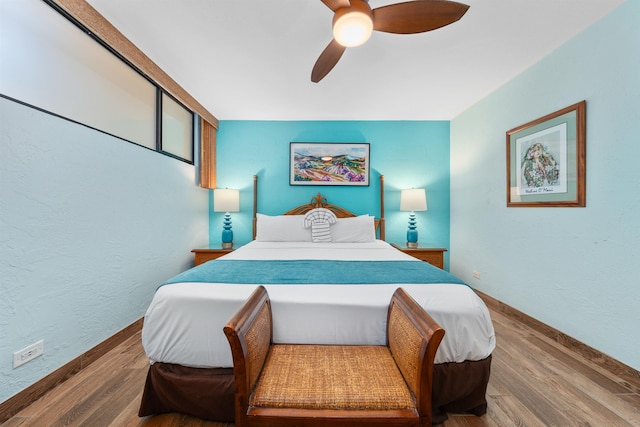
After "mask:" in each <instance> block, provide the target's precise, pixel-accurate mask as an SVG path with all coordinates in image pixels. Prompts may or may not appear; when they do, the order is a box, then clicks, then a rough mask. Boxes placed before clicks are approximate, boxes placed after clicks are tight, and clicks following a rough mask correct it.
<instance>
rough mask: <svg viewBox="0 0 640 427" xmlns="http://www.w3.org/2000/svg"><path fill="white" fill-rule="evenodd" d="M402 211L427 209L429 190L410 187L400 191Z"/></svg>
mask: <svg viewBox="0 0 640 427" xmlns="http://www.w3.org/2000/svg"><path fill="white" fill-rule="evenodd" d="M400 210H401V211H412V212H413V211H426V210H427V192H426V191H425V190H424V188H410V189H408V190H402V191H401V192H400Z"/></svg>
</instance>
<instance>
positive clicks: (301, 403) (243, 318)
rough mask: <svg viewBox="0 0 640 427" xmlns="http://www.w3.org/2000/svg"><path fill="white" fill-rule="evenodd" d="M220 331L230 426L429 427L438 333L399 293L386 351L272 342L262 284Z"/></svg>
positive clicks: (420, 310) (268, 307)
mask: <svg viewBox="0 0 640 427" xmlns="http://www.w3.org/2000/svg"><path fill="white" fill-rule="evenodd" d="M224 332H225V334H226V336H227V339H228V340H229V345H230V346H231V352H232V355H233V372H234V381H235V425H236V426H237V427H244V426H271V427H273V426H279V427H280V426H282V427H286V426H296V427H300V426H354V425H367V426H385V427H388V426H431V385H432V378H433V361H434V358H435V354H436V350H437V349H438V346H439V345H440V341H441V340H442V337H443V336H444V330H443V329H442V328H441V327H440V326H439V325H438V324H437V323H436V322H435V321H434V320H433V319H432V318H431V316H429V315H428V314H427V313H426V312H425V311H424V309H423V308H422V307H420V306H419V305H418V304H417V303H416V302H415V301H414V300H413V298H411V297H410V296H409V295H408V294H407V293H406V292H405V291H404V290H403V289H401V288H399V289H397V290H396V291H395V293H394V294H393V297H392V298H391V302H390V304H389V310H388V314H387V345H386V346H375V345H374V346H369V345H366V346H361V345H315V344H274V343H273V342H272V332H273V327H272V319H271V303H270V300H269V295H268V294H267V291H266V289H265V288H264V287H263V286H260V287H258V288H257V289H256V290H255V291H254V293H253V294H252V295H251V296H250V297H249V299H248V300H247V301H246V302H245V304H244V305H243V306H242V307H241V308H240V309H239V310H238V312H237V313H236V314H235V315H234V316H233V317H232V318H231V320H230V321H229V323H227V325H226V326H225V328H224Z"/></svg>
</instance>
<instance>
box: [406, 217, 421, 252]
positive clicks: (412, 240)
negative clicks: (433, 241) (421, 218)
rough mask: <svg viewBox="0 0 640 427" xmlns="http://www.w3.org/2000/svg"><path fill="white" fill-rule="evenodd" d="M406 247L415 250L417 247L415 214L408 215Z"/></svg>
mask: <svg viewBox="0 0 640 427" xmlns="http://www.w3.org/2000/svg"><path fill="white" fill-rule="evenodd" d="M407 247H408V248H412V249H415V248H417V247H418V230H416V214H415V213H413V212H411V213H410V214H409V229H408V230H407Z"/></svg>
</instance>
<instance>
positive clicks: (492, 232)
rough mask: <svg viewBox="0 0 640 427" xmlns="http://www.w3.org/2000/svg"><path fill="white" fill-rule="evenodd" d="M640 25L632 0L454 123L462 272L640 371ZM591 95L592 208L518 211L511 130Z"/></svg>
mask: <svg viewBox="0 0 640 427" xmlns="http://www.w3.org/2000/svg"><path fill="white" fill-rule="evenodd" d="M638 22H640V2H638V1H636V0H631V1H628V2H627V3H625V4H623V5H622V6H621V7H619V8H618V9H616V10H615V11H614V12H612V13H611V14H610V15H609V16H607V17H605V18H604V19H603V20H601V21H600V22H598V23H596V24H595V25H594V26H592V27H591V28H589V29H587V30H586V31H585V32H584V33H582V34H581V35H579V36H577V37H576V38H574V39H573V40H571V41H569V42H568V43H566V44H565V45H564V46H562V47H561V48H560V49H558V50H557V51H556V52H554V53H553V54H551V55H549V56H548V57H546V58H545V59H544V60H542V61H540V62H539V63H538V64H536V65H535V66H533V67H532V68H530V69H529V70H527V71H525V72H524V73H522V74H521V75H520V76H518V77H517V78H515V79H514V80H512V81H511V82H510V83H508V84H506V85H505V86H503V87H501V88H500V89H499V90H497V91H496V92H494V93H492V94H491V95H489V96H488V97H487V98H485V99H484V100H482V101H481V102H479V103H478V104H476V105H474V106H473V107H471V108H470V109H468V110H467V111H465V112H464V113H463V114H461V115H460V116H459V117H456V118H455V119H454V120H453V121H452V124H451V258H450V266H451V272H452V273H454V274H456V275H458V276H460V277H462V278H464V279H465V280H467V281H468V282H469V283H470V284H472V285H473V286H475V287H476V288H478V289H480V290H481V291H483V292H485V293H487V294H489V295H491V296H493V297H495V298H497V299H499V300H501V301H503V302H505V303H507V304H509V305H511V306H513V307H515V308H516V309H518V310H520V311H523V312H524V313H527V314H529V315H531V316H533V317H535V318H536V319H538V320H540V321H542V322H544V323H546V324H548V325H550V326H552V327H555V328H557V329H559V330H560V331H562V332H564V333H566V334H568V335H570V336H572V337H574V338H576V339H578V340H580V341H582V342H584V343H586V344H588V345H590V346H592V347H595V348H596V349H598V350H600V351H602V352H604V353H606V354H608V355H610V356H612V357H614V358H616V359H618V360H620V361H621V362H623V363H626V364H628V365H630V366H632V367H634V368H635V369H640V351H638V349H639V347H638V343H640V328H639V326H640V314H639V313H640V311H639V310H638V304H639V303H640V279H639V278H638V265H640V215H638V212H639V211H640V196H639V195H638V190H639V189H640V174H639V173H638V159H640V143H639V141H640V84H639V83H638V82H639V80H638V76H640V54H639V52H640V26H638ZM583 99H584V100H586V101H587V207H586V208H508V209H507V208H506V170H505V169H506V160H505V158H506V154H505V149H506V136H505V132H506V131H507V130H509V129H512V128H515V127H516V126H519V125H521V124H524V123H527V122H529V121H531V120H534V119H536V118H538V117H541V116H544V115H546V114H548V113H551V112H553V111H556V110H558V109H560V108H563V107H566V106H568V105H571V104H574V103H576V102H579V101H581V100H583ZM474 270H476V271H478V272H480V274H481V278H480V280H476V279H474V278H473V276H472V272H473V271H474Z"/></svg>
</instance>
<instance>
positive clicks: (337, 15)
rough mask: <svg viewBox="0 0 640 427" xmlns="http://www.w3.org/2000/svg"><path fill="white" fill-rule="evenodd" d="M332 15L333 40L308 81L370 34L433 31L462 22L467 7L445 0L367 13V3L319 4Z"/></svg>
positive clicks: (339, 0) (331, 0)
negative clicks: (378, 32)
mask: <svg viewBox="0 0 640 427" xmlns="http://www.w3.org/2000/svg"><path fill="white" fill-rule="evenodd" d="M321 1H322V3H324V4H325V5H326V6H327V7H328V8H329V9H331V10H332V11H333V12H334V15H333V40H331V43H329V45H328V46H327V47H326V48H325V49H324V50H323V51H322V53H321V54H320V57H319V58H318V60H317V61H316V64H315V65H314V66H313V71H311V81H312V82H314V83H317V82H319V81H320V80H322V79H323V78H324V77H325V76H326V75H327V74H329V71H331V70H332V69H333V67H334V66H335V65H336V64H337V63H338V60H340V57H342V54H343V53H344V51H345V50H346V49H347V47H355V46H360V45H361V44H363V43H364V42H366V41H367V40H368V39H369V37H370V36H371V33H372V31H373V30H376V31H383V32H385V33H395V34H415V33H424V32H426V31H431V30H435V29H437V28H441V27H444V26H446V25H449V24H452V23H454V22H456V21H457V20H459V19H460V18H462V16H463V15H464V14H465V13H466V12H467V9H469V6H467V5H466V4H462V3H457V2H455V1H449V0H413V1H406V2H403V3H395V4H390V5H387V6H381V7H378V8H375V9H371V7H370V6H369V3H368V2H367V0H321Z"/></svg>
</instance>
